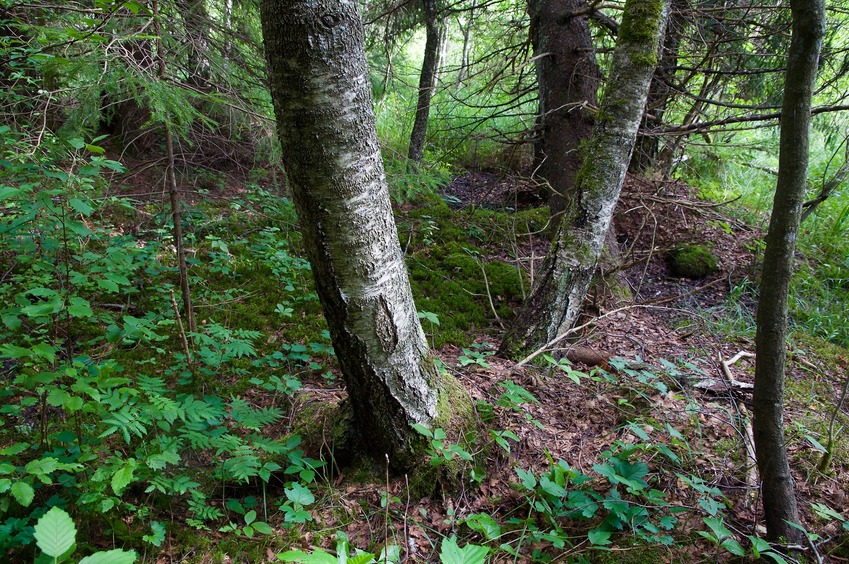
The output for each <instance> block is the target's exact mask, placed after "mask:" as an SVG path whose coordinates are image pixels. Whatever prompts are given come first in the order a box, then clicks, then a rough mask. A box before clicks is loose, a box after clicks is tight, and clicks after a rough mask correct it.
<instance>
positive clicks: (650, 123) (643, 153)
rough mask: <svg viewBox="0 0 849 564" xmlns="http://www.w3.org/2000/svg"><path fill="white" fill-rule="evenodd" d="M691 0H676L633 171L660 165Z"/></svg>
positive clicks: (642, 124)
mask: <svg viewBox="0 0 849 564" xmlns="http://www.w3.org/2000/svg"><path fill="white" fill-rule="evenodd" d="M688 4H689V0H672V4H671V6H670V13H669V21H668V22H667V25H666V37H665V38H664V40H663V49H662V50H661V57H660V64H658V65H657V69H656V70H655V71H654V76H653V77H652V80H651V85H650V86H649V94H648V98H647V99H646V111H645V114H643V121H642V123H641V124H640V130H639V133H638V134H637V141H636V143H635V145H634V154H633V155H632V156H631V163H630V165H629V166H628V169H629V171H630V172H632V173H635V174H636V173H644V172H647V171H649V170H651V169H653V168H655V165H656V164H657V156H658V151H659V150H660V137H659V135H658V134H657V133H656V132H657V131H659V130H660V129H662V127H663V116H664V114H665V113H666V106H667V103H668V102H669V98H670V94H671V91H672V80H673V78H674V76H675V67H676V66H677V64H678V51H679V49H680V47H681V37H682V36H683V35H684V28H685V27H686V25H687V17H686V15H687V14H686V13H685V12H686V11H687V10H688V8H689V6H688Z"/></svg>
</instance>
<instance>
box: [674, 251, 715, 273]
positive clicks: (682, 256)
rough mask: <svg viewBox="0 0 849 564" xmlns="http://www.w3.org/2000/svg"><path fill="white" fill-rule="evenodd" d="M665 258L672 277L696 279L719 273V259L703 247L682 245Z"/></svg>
mask: <svg viewBox="0 0 849 564" xmlns="http://www.w3.org/2000/svg"><path fill="white" fill-rule="evenodd" d="M667 258H668V261H669V268H670V270H671V271H672V275H673V276H679V277H682V278H693V279H696V278H703V277H705V276H707V275H709V274H713V273H714V272H718V271H719V259H718V258H717V257H716V255H714V254H713V253H712V252H711V251H710V249H709V248H708V247H705V246H704V245H682V246H680V247H678V248H676V249H675V250H673V251H672V252H671V253H669V256H668V257H667Z"/></svg>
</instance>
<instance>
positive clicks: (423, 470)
mask: <svg viewBox="0 0 849 564" xmlns="http://www.w3.org/2000/svg"><path fill="white" fill-rule="evenodd" d="M442 378H443V381H442V388H441V390H440V393H439V397H438V399H437V407H436V412H437V415H436V419H435V420H434V423H433V428H434V429H442V430H443V431H445V433H446V435H447V436H448V440H449V441H450V442H452V443H454V444H458V445H459V446H461V447H462V448H463V449H464V450H466V451H467V452H473V451H474V450H475V449H474V448H473V445H472V444H471V441H470V440H469V439H471V438H473V437H474V436H476V433H475V430H476V428H477V425H476V423H477V418H476V415H475V410H474V407H473V406H472V400H471V397H470V396H469V393H468V392H467V391H466V389H465V388H464V387H463V385H462V384H460V382H458V381H457V380H456V379H455V378H454V377H453V376H451V375H450V374H448V373H442ZM429 447H430V445H429V444H428V443H427V442H426V441H424V442H422V444H421V445H418V447H417V448H418V456H417V457H416V458H417V460H418V464H417V465H416V467H415V468H414V470H413V472H411V473H410V478H409V484H410V495H411V497H412V498H413V499H421V498H423V497H427V496H432V495H435V494H437V493H439V492H440V490H442V491H455V490H457V489H458V488H459V487H460V486H462V484H463V480H464V479H465V477H466V476H467V475H468V471H467V470H468V466H469V464H471V463H470V462H468V461H466V460H463V459H461V458H458V457H454V458H452V459H451V460H448V461H444V462H443V463H442V464H441V465H439V466H434V465H432V464H431V463H430V461H429V459H428V457H427V456H425V455H423V454H422V453H423V452H424V451H426V450H427V449H428V448H429Z"/></svg>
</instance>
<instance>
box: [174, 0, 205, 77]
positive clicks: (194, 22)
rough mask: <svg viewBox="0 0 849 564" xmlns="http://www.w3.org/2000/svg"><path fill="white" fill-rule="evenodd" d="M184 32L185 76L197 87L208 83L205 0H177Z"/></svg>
mask: <svg viewBox="0 0 849 564" xmlns="http://www.w3.org/2000/svg"><path fill="white" fill-rule="evenodd" d="M177 7H178V9H179V11H180V15H181V16H182V18H183V28H184V32H185V34H186V37H185V39H186V78H187V82H188V84H190V85H191V86H195V87H198V88H203V87H205V86H207V85H208V83H209V77H210V63H209V59H208V58H207V57H208V53H209V50H210V47H209V15H208V14H207V12H206V1H205V0H177Z"/></svg>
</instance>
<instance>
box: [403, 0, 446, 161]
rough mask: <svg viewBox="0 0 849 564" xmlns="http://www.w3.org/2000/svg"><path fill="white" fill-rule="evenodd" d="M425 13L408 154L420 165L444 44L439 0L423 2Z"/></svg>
mask: <svg viewBox="0 0 849 564" xmlns="http://www.w3.org/2000/svg"><path fill="white" fill-rule="evenodd" d="M422 3H423V6H424V13H425V26H426V29H427V39H426V41H425V53H424V60H423V61H422V72H421V75H420V76H419V97H418V102H417V104H416V119H415V121H414V122H413V131H412V133H410V150H409V152H408V153H407V158H409V159H410V160H411V161H412V162H414V163H419V162H421V160H422V155H424V146H425V137H426V136H427V120H428V117H429V116H430V100H431V98H433V91H434V89H435V88H436V76H437V71H438V69H439V50H440V47H441V43H442V32H441V31H440V27H441V26H440V20H439V6H438V4H437V0H422Z"/></svg>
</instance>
